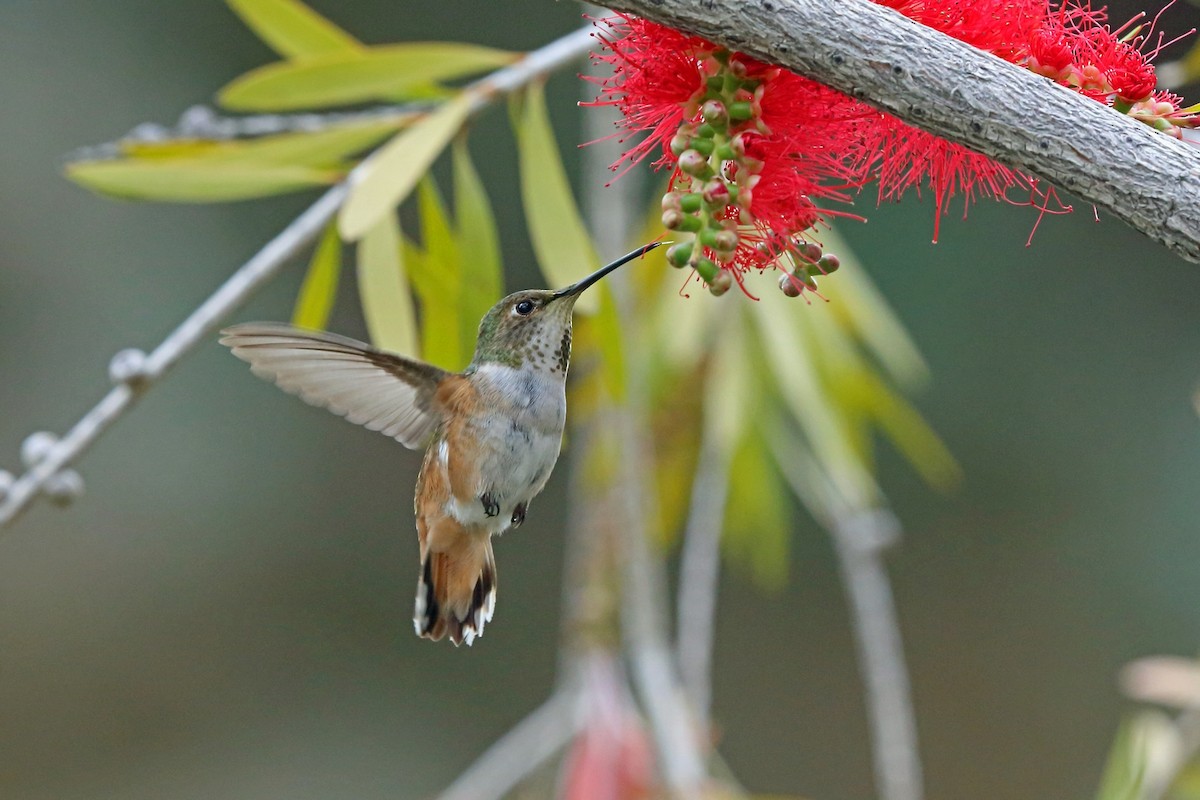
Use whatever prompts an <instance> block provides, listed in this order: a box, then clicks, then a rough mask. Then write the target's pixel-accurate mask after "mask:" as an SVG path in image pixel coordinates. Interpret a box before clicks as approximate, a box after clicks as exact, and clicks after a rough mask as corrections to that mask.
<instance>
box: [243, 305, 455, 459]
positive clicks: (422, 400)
mask: <svg viewBox="0 0 1200 800" xmlns="http://www.w3.org/2000/svg"><path fill="white" fill-rule="evenodd" d="M221 334H222V336H223V338H222V339H221V344H223V345H226V346H227V347H229V348H231V349H232V350H233V354H234V355H235V356H237V357H238V358H240V359H242V360H243V361H246V362H249V364H250V369H251V370H252V371H253V372H254V374H255V375H257V376H259V377H260V378H265V379H267V380H270V381H274V382H275V384H276V385H277V386H279V388H281V389H283V390H284V391H286V392H291V393H292V394H294V395H297V396H299V397H300V398H302V399H303V400H304V401H305V402H307V403H311V404H312V405H314V406H320V407H321V408H327V409H329V410H330V411H332V412H333V413H335V414H338V415H339V416H343V417H345V418H346V419H348V420H350V421H351V422H354V423H356V424H358V425H363V426H365V427H366V428H368V429H369V430H373V431H379V432H380V433H382V434H384V435H385V436H391V437H392V438H394V439H396V440H397V441H398V442H400V443H401V444H403V445H404V446H406V447H411V448H419V447H422V446H424V445H425V443H426V440H427V439H428V438H429V435H430V433H432V431H433V429H434V428H435V427H436V426H437V424H438V423H439V422H441V420H442V411H441V409H440V407H439V406H438V403H437V400H436V393H437V387H438V382H439V381H441V380H442V378H444V377H446V376H447V375H449V374H450V373H447V372H446V371H444V370H441V369H438V368H437V367H434V366H431V365H429V364H425V363H423V362H420V361H415V360H413V359H409V358H404V357H403V356H398V355H395V354H394V353H385V352H383V351H382V350H376V349H375V348H373V347H371V346H370V345H367V344H363V343H362V342H358V341H355V340H354V339H349V338H347V337H345V336H337V335H335V334H332V333H318V332H316V331H306V330H301V329H300V328H293V327H292V326H291V325H284V324H282V323H276V322H250V323H247V324H244V325H234V326H233V327H231V328H226V329H225V330H223V331H221Z"/></svg>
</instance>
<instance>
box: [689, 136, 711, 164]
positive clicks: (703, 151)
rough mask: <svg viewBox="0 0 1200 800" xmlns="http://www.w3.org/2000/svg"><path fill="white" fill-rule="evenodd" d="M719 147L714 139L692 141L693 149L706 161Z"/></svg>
mask: <svg viewBox="0 0 1200 800" xmlns="http://www.w3.org/2000/svg"><path fill="white" fill-rule="evenodd" d="M716 147H717V143H716V142H714V141H713V140H712V139H701V138H699V137H697V138H695V139H692V149H693V150H695V151H697V152H698V153H700V155H702V156H704V157H705V158H706V159H707V158H708V157H709V156H711V155H712V152H713V150H715V149H716Z"/></svg>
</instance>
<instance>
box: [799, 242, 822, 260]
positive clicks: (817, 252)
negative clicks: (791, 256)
mask: <svg viewBox="0 0 1200 800" xmlns="http://www.w3.org/2000/svg"><path fill="white" fill-rule="evenodd" d="M796 255H798V256H800V258H802V259H804V260H805V261H807V262H809V263H810V264H815V263H817V260H818V259H820V258H821V245H819V244H816V243H815V242H801V243H800V245H799V246H798V247H797V248H796Z"/></svg>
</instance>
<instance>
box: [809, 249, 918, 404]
mask: <svg viewBox="0 0 1200 800" xmlns="http://www.w3.org/2000/svg"><path fill="white" fill-rule="evenodd" d="M821 239H822V241H823V243H824V244H825V249H826V250H828V251H829V252H832V253H836V254H837V255H838V258H839V259H840V260H841V262H842V266H841V269H839V270H838V272H837V274H835V275H832V276H830V277H829V279H828V281H825V280H822V281H821V289H822V291H825V292H827V294H828V296H829V298H830V300H831V301H832V302H831V303H830V308H831V310H832V311H833V313H834V314H836V315H837V316H838V318H839V320H840V321H841V322H842V324H843V325H844V326H846V327H848V328H849V329H850V330H852V331H854V333H855V335H856V336H857V337H858V338H859V340H860V341H861V342H862V343H863V344H864V345H865V346H866V347H867V349H868V350H870V351H871V352H872V353H874V354H875V357H876V358H878V359H879V363H880V364H882V365H883V366H884V368H885V369H886V370H887V371H888V373H889V374H890V375H892V377H894V378H895V379H896V380H897V381H900V382H901V383H903V384H906V385H913V384H919V383H923V382H924V381H925V380H927V379H928V377H929V367H928V366H926V364H925V359H924V358H922V357H921V353H920V351H919V350H917V346H916V344H915V343H914V342H913V340H912V337H910V336H909V335H908V331H907V330H905V328H904V325H903V323H901V322H900V320H899V319H898V318H897V317H896V313H895V312H894V311H893V310H892V308H891V306H889V305H888V303H887V300H885V299H884V298H883V295H882V294H880V292H879V290H878V289H877V288H875V284H874V283H872V282H871V279H870V277H869V276H868V274H867V271H866V270H865V269H864V268H863V266H862V264H861V263H860V262H859V261H858V259H857V257H855V255H854V251H852V250H851V249H850V246H849V245H848V244H846V242H845V241H844V240H843V239H842V238H841V237H840V236H839V235H838V233H837V231H836V230H832V229H831V230H828V231H824V232H822V234H821Z"/></svg>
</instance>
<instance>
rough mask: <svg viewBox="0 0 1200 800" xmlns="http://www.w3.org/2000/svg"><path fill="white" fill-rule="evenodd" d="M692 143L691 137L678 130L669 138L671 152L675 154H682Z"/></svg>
mask: <svg viewBox="0 0 1200 800" xmlns="http://www.w3.org/2000/svg"><path fill="white" fill-rule="evenodd" d="M691 144H692V137H691V136H689V135H688V134H686V133H684V132H683V131H680V132H679V133H677V134H675V136H673V137H672V138H671V152H672V153H673V154H675V155H676V156H681V155H683V153H684V151H685V150H687V149H688V148H689V147H690V146H691Z"/></svg>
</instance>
